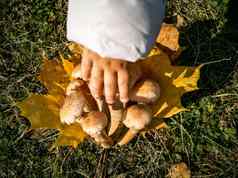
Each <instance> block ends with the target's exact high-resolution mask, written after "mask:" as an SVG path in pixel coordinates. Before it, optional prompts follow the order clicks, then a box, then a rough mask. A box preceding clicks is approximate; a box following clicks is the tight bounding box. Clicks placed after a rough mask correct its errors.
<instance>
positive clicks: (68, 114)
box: [60, 92, 86, 124]
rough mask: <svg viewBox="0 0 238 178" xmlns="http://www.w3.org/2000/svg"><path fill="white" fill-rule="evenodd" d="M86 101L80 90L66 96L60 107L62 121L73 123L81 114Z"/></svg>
mask: <svg viewBox="0 0 238 178" xmlns="http://www.w3.org/2000/svg"><path fill="white" fill-rule="evenodd" d="M85 102H86V101H85V98H84V97H82V93H80V92H74V93H71V94H70V95H68V96H66V98H65V100H64V104H63V106H62V107H61V109H60V120H61V122H62V123H66V124H72V123H73V122H74V121H75V120H76V118H78V117H80V116H81V114H82V112H83V107H84V104H85Z"/></svg>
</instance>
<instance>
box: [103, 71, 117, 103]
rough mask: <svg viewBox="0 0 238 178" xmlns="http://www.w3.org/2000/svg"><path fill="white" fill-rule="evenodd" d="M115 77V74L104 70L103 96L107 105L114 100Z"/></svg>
mask: <svg viewBox="0 0 238 178" xmlns="http://www.w3.org/2000/svg"><path fill="white" fill-rule="evenodd" d="M116 91H117V76H116V72H113V71H111V70H108V69H106V70H104V95H105V98H106V102H107V103H108V104H113V103H114V102H115V98H116Z"/></svg>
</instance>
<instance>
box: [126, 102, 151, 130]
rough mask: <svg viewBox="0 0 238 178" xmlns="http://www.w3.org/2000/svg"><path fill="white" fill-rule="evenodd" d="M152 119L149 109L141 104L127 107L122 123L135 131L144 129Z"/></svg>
mask: <svg viewBox="0 0 238 178" xmlns="http://www.w3.org/2000/svg"><path fill="white" fill-rule="evenodd" d="M151 119H152V112H151V109H150V108H149V107H148V106H146V105H142V104H137V105H133V106H130V107H128V109H127V112H126V116H125V120H124V121H123V124H124V125H125V126H126V127H128V128H130V129H132V130H135V131H139V130H142V129H144V128H145V127H146V126H147V125H148V124H149V123H150V122H151Z"/></svg>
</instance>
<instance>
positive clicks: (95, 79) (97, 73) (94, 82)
mask: <svg viewBox="0 0 238 178" xmlns="http://www.w3.org/2000/svg"><path fill="white" fill-rule="evenodd" d="M89 88H90V91H91V93H92V95H93V97H94V98H95V99H101V98H102V95H103V70H102V69H101V68H100V67H99V66H98V65H97V64H96V63H94V64H93V68H92V73H91V77H90V82H89Z"/></svg>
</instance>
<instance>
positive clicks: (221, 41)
mask: <svg viewBox="0 0 238 178" xmlns="http://www.w3.org/2000/svg"><path fill="white" fill-rule="evenodd" d="M236 4H237V3H236V2H235V1H230V2H229V5H228V10H227V13H226V15H225V17H226V19H227V22H226V23H225V24H217V23H219V22H217V21H203V22H201V21H198V22H195V23H193V24H191V25H190V26H189V27H188V28H187V29H184V30H182V32H181V36H180V44H181V46H185V47H187V46H189V48H188V49H186V50H185V51H184V52H183V53H182V54H181V56H180V57H179V59H178V61H179V65H190V66H191V65H192V66H194V65H198V64H204V63H205V64H207V65H205V66H204V67H203V68H202V70H201V78H200V80H199V88H200V89H201V90H199V91H195V92H191V93H188V94H185V95H184V96H183V98H182V100H183V104H184V105H185V106H186V105H189V104H190V103H192V102H196V100H198V98H201V97H204V96H209V95H214V94H215V92H216V91H217V90H220V89H224V88H226V85H228V84H229V82H230V80H231V78H232V76H233V74H234V72H235V70H236V69H237V63H238V60H237V59H238V18H236V16H237V9H236V7H237V5H236ZM219 26H220V27H219ZM219 28H220V29H219Z"/></svg>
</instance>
